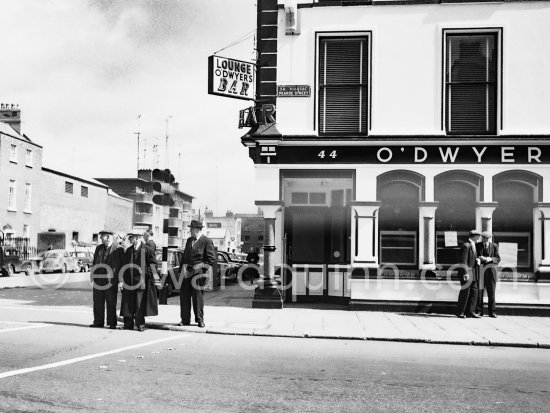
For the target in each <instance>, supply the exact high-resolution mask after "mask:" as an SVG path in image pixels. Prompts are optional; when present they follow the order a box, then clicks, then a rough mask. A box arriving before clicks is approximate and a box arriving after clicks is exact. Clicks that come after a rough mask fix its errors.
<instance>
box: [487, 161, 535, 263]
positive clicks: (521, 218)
mask: <svg viewBox="0 0 550 413" xmlns="http://www.w3.org/2000/svg"><path fill="white" fill-rule="evenodd" d="M493 199H494V200H495V201H496V202H498V207H497V209H495V211H494V212H493V239H494V242H496V243H510V244H515V246H517V251H518V253H517V267H518V268H520V269H522V270H530V269H532V267H533V261H532V255H533V254H532V250H533V204H534V203H535V202H538V201H539V200H541V199H542V177H541V176H540V175H537V174H535V173H532V172H528V171H506V172H503V173H500V174H498V175H495V176H494V177H493Z"/></svg>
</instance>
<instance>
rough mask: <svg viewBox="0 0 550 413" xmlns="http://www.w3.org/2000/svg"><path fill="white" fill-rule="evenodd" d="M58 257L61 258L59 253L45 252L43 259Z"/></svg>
mask: <svg viewBox="0 0 550 413" xmlns="http://www.w3.org/2000/svg"><path fill="white" fill-rule="evenodd" d="M60 256H61V254H60V253H59V252H47V253H46V254H45V255H44V258H58V257H60Z"/></svg>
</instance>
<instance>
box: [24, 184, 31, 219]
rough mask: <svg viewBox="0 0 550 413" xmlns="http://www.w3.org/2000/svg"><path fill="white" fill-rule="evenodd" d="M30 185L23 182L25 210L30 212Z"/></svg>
mask: <svg viewBox="0 0 550 413" xmlns="http://www.w3.org/2000/svg"><path fill="white" fill-rule="evenodd" d="M31 190H32V186H31V184H30V183H28V182H27V183H26V184H25V212H31V209H32V192H31Z"/></svg>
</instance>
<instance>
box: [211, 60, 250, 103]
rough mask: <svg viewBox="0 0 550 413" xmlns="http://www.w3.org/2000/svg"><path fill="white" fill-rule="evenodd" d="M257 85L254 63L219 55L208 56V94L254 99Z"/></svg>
mask: <svg viewBox="0 0 550 413" xmlns="http://www.w3.org/2000/svg"><path fill="white" fill-rule="evenodd" d="M255 85H256V66H255V65H254V64H253V63H250V62H244V61H242V60H235V59H230V58H227V57H221V56H217V55H213V56H210V57H208V94H210V95H218V96H225V97H229V98H234V99H244V100H254V96H255Z"/></svg>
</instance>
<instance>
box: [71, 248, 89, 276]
mask: <svg viewBox="0 0 550 413" xmlns="http://www.w3.org/2000/svg"><path fill="white" fill-rule="evenodd" d="M71 256H72V257H74V258H75V259H76V266H77V269H75V271H76V272H88V271H90V268H92V265H93V262H94V254H93V253H92V252H89V251H71Z"/></svg>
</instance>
